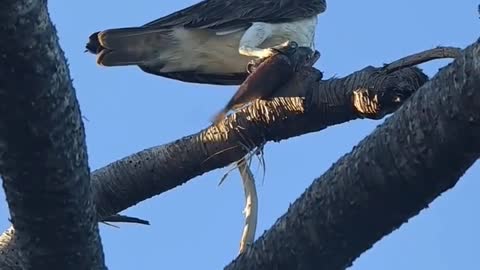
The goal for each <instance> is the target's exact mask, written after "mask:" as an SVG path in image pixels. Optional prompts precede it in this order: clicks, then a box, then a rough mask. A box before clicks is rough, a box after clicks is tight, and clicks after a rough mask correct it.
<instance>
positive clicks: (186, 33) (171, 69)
mask: <svg viewBox="0 0 480 270" xmlns="http://www.w3.org/2000/svg"><path fill="white" fill-rule="evenodd" d="M325 10H326V2H325V0H204V1H201V2H199V3H197V4H194V5H192V6H190V7H187V8H185V9H182V10H179V11H177V12H174V13H172V14H170V15H167V16H164V17H162V18H159V19H157V20H154V21H152V22H149V23H147V24H145V25H143V26H139V27H128V28H116V29H108V30H104V31H99V32H95V33H93V34H92V35H91V36H90V40H89V42H88V43H87V45H86V48H87V50H88V51H90V52H91V53H94V54H96V55H97V63H98V64H100V65H102V66H126V65H137V66H138V67H140V69H142V70H143V71H144V72H147V73H150V74H155V75H159V76H163V77H167V78H171V79H175V80H180V81H184V82H191V83H203V84H216V85H239V84H241V83H242V82H243V81H244V80H245V79H246V78H247V76H248V72H247V70H246V66H247V64H248V63H249V62H250V61H252V60H262V59H265V58H268V57H269V56H271V55H272V54H274V53H275V51H276V50H275V48H281V47H282V46H286V44H288V42H289V41H294V42H296V43H297V44H298V45H299V46H302V47H310V48H312V49H313V50H314V47H315V45H314V35H315V28H316V25H317V15H318V14H320V13H323V12H324V11H325Z"/></svg>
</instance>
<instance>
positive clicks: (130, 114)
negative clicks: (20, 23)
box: [0, 0, 480, 270]
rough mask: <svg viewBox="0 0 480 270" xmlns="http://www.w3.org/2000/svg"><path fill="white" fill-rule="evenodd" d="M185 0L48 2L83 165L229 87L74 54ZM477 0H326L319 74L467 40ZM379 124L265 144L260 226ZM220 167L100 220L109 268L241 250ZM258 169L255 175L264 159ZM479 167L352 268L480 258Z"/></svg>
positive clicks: (230, 187) (239, 197)
mask: <svg viewBox="0 0 480 270" xmlns="http://www.w3.org/2000/svg"><path fill="white" fill-rule="evenodd" d="M194 2H195V0H178V1H154V0H139V1H136V2H132V1H98V2H96V3H95V4H93V2H92V3H85V2H82V1H50V4H49V6H50V13H51V17H52V19H53V21H54V23H55V24H56V26H57V29H58V31H59V36H60V43H61V45H62V47H63V49H64V51H65V53H66V56H67V57H68V60H69V64H70V68H71V73H72V77H73V79H74V85H75V87H76V89H77V96H78V98H79V100H80V105H81V109H82V112H83V114H84V115H85V116H86V117H87V118H88V119H89V121H88V122H86V132H87V142H88V151H89V158H90V166H91V168H92V169H96V168H99V167H102V166H104V165H107V164H108V163H110V162H112V161H114V160H117V159H119V158H122V157H124V156H126V155H129V154H132V153H134V152H137V151H139V150H142V149H144V148H147V147H151V146H155V145H160V144H164V143H168V142H170V141H172V140H174V139H177V138H180V137H183V136H186V135H189V134H191V133H194V132H197V131H199V130H200V129H202V128H205V127H206V126H207V125H208V124H209V122H208V121H209V119H210V117H211V116H212V115H213V114H214V113H216V112H217V110H218V109H220V108H221V107H222V106H223V105H224V104H225V103H226V102H227V100H228V99H229V98H230V96H231V95H232V94H233V93H234V88H233V87H219V86H216V87H214V86H202V85H196V84H187V83H182V82H177V81H173V80H168V79H165V78H161V77H156V76H153V75H148V74H146V73H142V72H141V71H140V70H139V69H138V68H136V67H128V68H125V67H124V68H110V69H107V68H101V67H99V66H97V65H96V64H95V59H94V57H93V56H92V55H89V54H85V53H83V51H84V44H85V42H86V40H87V38H88V36H89V35H90V34H91V33H92V32H94V31H97V30H102V29H105V28H112V27H122V26H133V25H141V24H143V23H145V22H148V21H150V20H153V19H155V18H157V17H160V16H163V15H166V14H169V13H170V12H173V11H175V10H177V9H180V8H183V7H186V6H188V5H190V4H193V3H194ZM477 4H478V3H477V1H473V0H462V1H438V0H423V1H414V0H406V1H384V0H363V1H332V0H331V1H329V2H328V9H327V12H326V13H324V14H323V15H321V16H320V18H319V25H318V29H317V34H316V44H317V46H318V49H319V50H320V51H321V53H322V58H321V59H320V61H319V62H318V63H317V67H318V68H320V69H321V70H323V71H325V76H326V77H331V76H333V75H336V76H344V75H347V74H349V73H351V72H353V71H356V70H358V69H360V68H363V67H365V66H367V65H376V66H378V65H382V64H383V63H385V62H389V61H391V60H395V59H397V58H399V57H402V56H405V55H407V54H409V53H414V52H418V51H421V50H424V49H428V48H432V47H434V46H437V45H448V46H460V47H464V46H466V45H467V44H470V43H472V42H473V41H474V40H476V39H477V38H478V37H479V31H478V29H479V26H480V25H479V24H480V21H479V18H478V16H479V15H478V14H477ZM444 64H445V62H442V61H436V62H435V63H432V64H428V65H424V66H423V67H424V68H425V71H426V72H427V74H429V75H432V74H434V73H435V72H436V71H437V69H438V68H439V67H440V66H442V65H444ZM379 123H380V121H370V120H358V121H353V122H349V123H346V124H343V125H340V126H336V127H332V128H328V129H327V130H324V131H321V132H317V133H313V134H308V135H304V136H301V137H297V138H294V139H290V140H287V141H283V142H281V143H270V144H268V145H267V146H266V154H265V159H266V162H267V174H266V176H265V182H264V183H263V184H262V183H261V181H259V182H260V183H259V185H258V192H259V199H260V209H259V228H258V230H257V236H258V235H260V234H261V233H262V232H263V231H264V230H266V229H268V228H269V227H270V226H271V225H272V224H273V223H274V222H275V220H276V219H277V218H278V217H279V216H280V215H281V214H283V213H284V212H285V211H286V210H287V207H288V205H289V203H291V202H293V201H294V200H295V199H296V198H297V197H298V196H299V195H300V194H301V193H302V192H303V191H304V190H305V188H307V187H308V186H309V185H310V183H311V182H312V180H313V179H314V178H316V177H318V176H320V175H321V174H322V173H323V172H324V171H325V170H326V169H327V168H328V167H329V166H330V165H331V164H332V163H333V162H334V161H336V160H337V159H338V158H339V157H340V156H341V155H343V154H344V153H346V152H349V151H350V150H351V149H352V147H353V146H354V145H355V144H357V142H358V141H359V140H361V139H362V138H363V137H365V136H366V135H367V134H369V133H370V132H371V131H372V130H373V129H374V128H375V127H376V126H377V125H378V124H379ZM294 157H295V158H294ZM298 157H301V158H298ZM225 171H226V170H225V169H221V170H216V171H213V172H210V173H207V174H205V175H203V176H201V177H197V178H196V179H194V180H192V181H190V182H189V183H187V184H186V185H184V186H182V187H179V188H176V189H174V190H172V191H169V192H167V193H165V194H162V195H160V196H156V197H154V198H152V199H149V200H147V201H145V202H142V203H141V204H139V205H137V206H135V207H132V208H130V209H128V210H127V211H125V212H126V213H128V214H131V215H134V216H138V217H142V218H146V219H148V220H150V221H151V223H152V225H151V226H149V227H145V226H135V225H128V224H127V225H122V226H121V229H116V228H112V227H109V226H105V225H101V234H102V240H103V246H104V250H105V254H106V262H107V265H108V266H109V268H110V269H221V268H222V267H223V266H225V265H226V264H228V263H229V262H230V261H231V260H232V259H233V258H234V257H235V256H236V254H237V251H238V241H239V237H240V233H241V230H242V225H243V216H242V213H241V211H242V209H243V206H244V201H243V193H242V192H243V190H242V187H241V185H240V179H239V177H238V174H237V173H236V172H235V173H233V174H231V176H230V177H229V178H228V179H227V181H226V182H225V183H224V184H223V185H222V186H221V187H217V183H218V181H219V180H220V178H221V177H222V175H223V173H224V172H225ZM257 175H258V176H259V178H261V170H259V171H258V173H257ZM479 177H480V167H479V166H478V164H477V165H476V166H473V167H472V168H471V169H470V170H469V171H468V172H467V174H466V175H465V176H464V177H463V178H462V179H461V181H460V182H459V183H458V185H457V186H456V187H455V188H454V189H453V190H450V191H448V192H447V193H445V194H444V195H442V196H441V197H440V198H438V199H437V200H436V201H435V202H434V203H433V204H432V205H431V207H430V208H429V209H427V210H424V211H422V212H421V214H420V215H419V216H417V217H414V218H413V219H411V220H410V221H409V222H408V223H407V224H405V225H403V226H402V227H401V228H400V229H399V230H397V231H395V232H394V233H392V234H391V235H389V236H388V237H385V238H384V239H382V240H381V241H380V242H379V243H377V244H376V245H375V246H374V247H373V248H372V249H371V250H369V251H368V252H366V253H364V254H363V255H362V256H361V258H359V259H358V260H357V261H356V262H355V263H354V265H353V267H351V268H350V269H353V270H361V269H391V270H395V269H402V270H403V269H436V270H446V269H480V268H479V264H480V263H479V262H478V255H479V253H478V252H479V250H480V249H479V243H480V234H479V231H478V228H480V213H479V211H478V205H480V196H479V195H478V194H479V193H480V182H479V181H478V178H479ZM1 196H3V193H2V195H1ZM2 199H3V197H2ZM6 209H7V208H6V204H5V203H4V204H2V205H1V209H0V211H1V215H2V217H3V218H2V219H1V223H0V225H1V226H2V228H7V226H9V223H8V221H7V218H8V216H9V215H8V212H7V210H6ZM352 229H354V228H352Z"/></svg>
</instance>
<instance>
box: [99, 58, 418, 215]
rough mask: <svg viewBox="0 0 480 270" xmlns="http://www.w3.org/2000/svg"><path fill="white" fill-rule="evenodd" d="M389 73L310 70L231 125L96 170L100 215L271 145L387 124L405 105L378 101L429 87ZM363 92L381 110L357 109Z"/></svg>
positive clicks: (410, 71)
mask: <svg viewBox="0 0 480 270" xmlns="http://www.w3.org/2000/svg"><path fill="white" fill-rule="evenodd" d="M381 70H382V69H381V68H373V67H367V68H365V69H364V70H362V71H359V72H356V73H354V74H352V75H350V76H347V77H345V78H342V79H331V80H327V81H316V79H315V78H316V75H317V74H318V73H317V71H315V70H312V69H305V70H303V71H302V72H300V73H298V74H297V75H296V77H295V78H294V79H293V80H292V81H290V83H289V84H287V85H286V86H285V87H284V88H282V90H281V91H279V92H278V93H277V94H278V95H281V96H283V97H278V98H274V99H273V100H271V101H256V102H254V103H253V104H252V105H251V106H249V107H247V108H244V109H242V110H241V111H239V112H237V113H235V114H233V115H230V116H229V117H227V119H226V120H224V124H223V125H218V126H211V127H209V128H207V129H205V130H203V131H201V132H199V133H197V134H193V135H190V136H187V137H184V138H182V139H179V140H176V141H174V142H171V143H168V144H165V145H162V146H157V147H152V148H150V149H146V150H143V151H141V152H138V153H136V154H133V155H131V156H128V157H126V158H124V159H121V160H118V161H116V162H114V163H112V164H110V165H108V166H106V167H104V168H101V169H99V170H96V171H95V172H93V174H92V180H93V185H94V189H93V190H94V192H95V198H96V200H97V201H96V203H97V211H98V212H99V215H100V216H107V215H110V214H112V213H117V212H119V211H121V210H123V209H126V208H128V207H130V206H132V205H134V204H136V203H138V202H140V201H143V200H145V199H147V198H150V197H152V196H155V195H157V194H160V193H163V192H165V191H167V190H170V189H172V188H174V187H176V186H178V185H181V184H183V183H185V182H186V181H188V180H190V179H192V178H194V177H196V176H198V175H201V174H203V173H205V172H209V171H211V170H214V169H217V168H222V167H224V166H226V165H228V164H230V163H232V162H235V161H237V160H239V159H241V158H242V157H243V156H244V155H245V154H246V153H247V152H248V150H251V149H253V148H255V147H256V146H259V145H261V144H262V143H264V142H265V141H280V140H282V139H287V138H290V137H293V136H299V135H302V134H305V133H309V132H314V131H319V130H322V129H324V128H326V127H328V126H331V125H335V124H339V123H344V122H347V121H350V120H353V119H357V118H361V117H364V116H367V117H371V118H380V116H383V115H385V114H387V113H391V112H393V111H394V110H395V109H396V108H397V107H398V106H399V105H400V103H398V104H396V103H391V102H389V100H388V99H386V98H377V95H381V96H382V97H386V96H389V95H386V94H387V93H389V94H391V95H392V96H394V95H396V94H400V93H401V94H402V95H403V96H405V97H407V96H409V95H410V94H411V93H413V92H414V91H415V90H416V89H418V88H419V87H420V85H422V84H423V83H424V82H425V81H426V80H427V78H426V76H425V75H424V74H423V73H422V72H420V71H419V70H418V69H414V68H407V69H403V70H399V71H397V72H394V73H392V74H384V73H382V72H381ZM360 90H361V91H364V92H365V93H366V95H365V97H367V98H366V99H367V100H370V101H372V100H373V99H375V100H377V101H376V102H375V104H379V106H378V110H377V111H375V112H373V113H370V114H369V113H367V114H365V115H364V114H361V113H360V112H359V111H358V110H357V109H356V108H355V107H354V105H353V103H361V101H359V102H357V101H356V99H357V95H354V92H355V91H360ZM395 93H396V94H395ZM288 95H291V96H292V97H288ZM372 102H373V101H372ZM383 104H385V106H383ZM380 105H382V106H380ZM245 146H248V147H250V149H245V148H246V147H245Z"/></svg>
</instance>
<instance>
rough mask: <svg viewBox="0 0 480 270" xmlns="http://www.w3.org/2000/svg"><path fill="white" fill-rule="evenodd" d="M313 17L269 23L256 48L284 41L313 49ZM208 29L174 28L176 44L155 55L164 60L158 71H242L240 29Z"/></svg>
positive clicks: (314, 23) (244, 65)
mask: <svg viewBox="0 0 480 270" xmlns="http://www.w3.org/2000/svg"><path fill="white" fill-rule="evenodd" d="M316 25H317V16H314V17H311V18H307V19H303V20H299V21H296V22H289V23H279V24H269V25H268V27H271V29H272V35H271V37H269V38H267V40H265V41H264V42H263V43H262V44H261V45H260V46H259V47H261V48H267V47H273V46H275V45H279V44H281V43H283V42H285V41H287V40H293V41H296V42H297V43H298V44H299V46H307V47H311V48H312V49H315V44H314V38H315V28H316ZM232 30H233V29H231V30H229V31H224V32H218V33H215V32H212V31H208V30H193V29H192V30H190V29H188V30H187V29H184V28H177V29H175V33H174V36H175V37H176V39H177V44H178V46H176V47H174V48H170V50H168V51H164V52H162V54H161V55H160V57H159V58H161V59H162V60H163V61H164V62H165V66H164V67H163V68H162V72H171V71H182V70H183V71H191V70H197V71H200V72H205V73H218V74H222V73H237V72H244V71H245V68H246V64H247V63H248V61H249V60H251V59H253V58H249V57H246V56H243V55H240V54H239V52H238V48H239V42H240V39H241V38H242V35H243V33H244V32H245V31H244V30H241V31H239V30H237V29H235V30H233V31H232Z"/></svg>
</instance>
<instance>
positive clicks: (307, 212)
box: [225, 43, 480, 270]
mask: <svg viewBox="0 0 480 270" xmlns="http://www.w3.org/2000/svg"><path fill="white" fill-rule="evenodd" d="M478 89H480V44H479V43H476V44H474V45H472V46H470V47H468V48H467V49H466V50H465V52H464V54H463V56H462V57H460V58H459V59H457V60H455V61H454V63H453V64H452V65H450V66H448V67H446V68H443V69H442V70H441V71H440V72H439V73H438V74H437V75H436V76H435V78H433V79H432V80H431V81H430V82H429V83H427V84H425V85H424V86H423V87H421V88H420V89H419V90H418V91H417V92H416V93H415V94H414V96H413V97H412V98H411V99H409V100H408V101H407V102H406V103H405V104H404V105H403V106H402V107H401V108H400V109H399V110H398V111H397V112H396V113H395V114H394V115H393V116H392V117H390V118H389V119H387V120H386V121H385V123H384V124H382V125H381V126H380V127H379V128H377V129H376V130H375V131H374V132H373V133H372V134H371V135H370V136H368V137H367V138H366V139H364V140H363V141H362V142H361V143H360V144H359V145H358V146H357V147H355V148H354V150H353V151H352V152H351V153H349V154H347V155H345V156H344V157H342V158H341V159H340V160H339V161H338V162H337V163H336V164H334V165H333V166H332V167H331V168H330V169H329V170H328V171H327V172H326V173H325V174H324V175H323V176H322V177H320V178H318V179H316V180H315V181H314V182H313V184H312V185H311V186H310V187H309V188H308V189H307V191H306V192H305V193H304V194H302V196H301V197H300V198H299V199H297V201H296V202H295V203H294V204H293V205H292V206H291V207H290V208H289V209H288V212H287V213H286V214H285V215H284V216H282V217H281V218H280V219H279V220H278V221H277V222H276V223H275V224H274V226H273V227H272V228H271V229H270V230H269V231H267V232H266V233H265V234H264V235H263V236H261V237H260V238H259V239H258V240H257V241H256V242H255V243H254V245H253V247H252V248H250V249H249V250H247V251H246V252H245V253H243V254H242V255H240V256H239V257H238V258H237V259H236V260H235V261H234V262H232V263H231V264H230V265H228V266H227V267H226V268H225V269H228V270H233V269H329V270H332V269H345V268H346V267H348V266H349V265H351V263H352V262H353V260H354V259H356V258H357V257H358V256H359V255H360V254H361V253H363V252H364V251H365V250H367V249H369V248H370V247H371V246H372V245H373V244H374V243H375V242H377V241H378V240H380V239H381V238H382V237H383V236H385V235H387V234H389V233H390V232H392V231H393V230H395V229H396V228H398V227H399V226H401V225H402V223H404V222H406V221H407V220H408V219H409V218H411V217H413V216H415V215H416V214H418V213H419V212H420V211H421V210H422V209H423V208H425V207H427V206H428V204H429V203H430V202H432V201H433V200H434V199H435V198H436V197H437V196H439V195H440V194H441V193H442V192H444V191H446V190H448V189H450V188H452V187H453V186H454V185H455V183H456V182H457V181H458V180H459V178H460V177H461V176H462V175H463V174H464V173H465V171H466V170H467V169H468V168H469V167H470V166H471V165H472V164H473V163H474V162H475V161H476V160H477V158H478V157H479V156H480V141H479V140H478V138H479V136H480V110H479V108H480V91H478Z"/></svg>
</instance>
